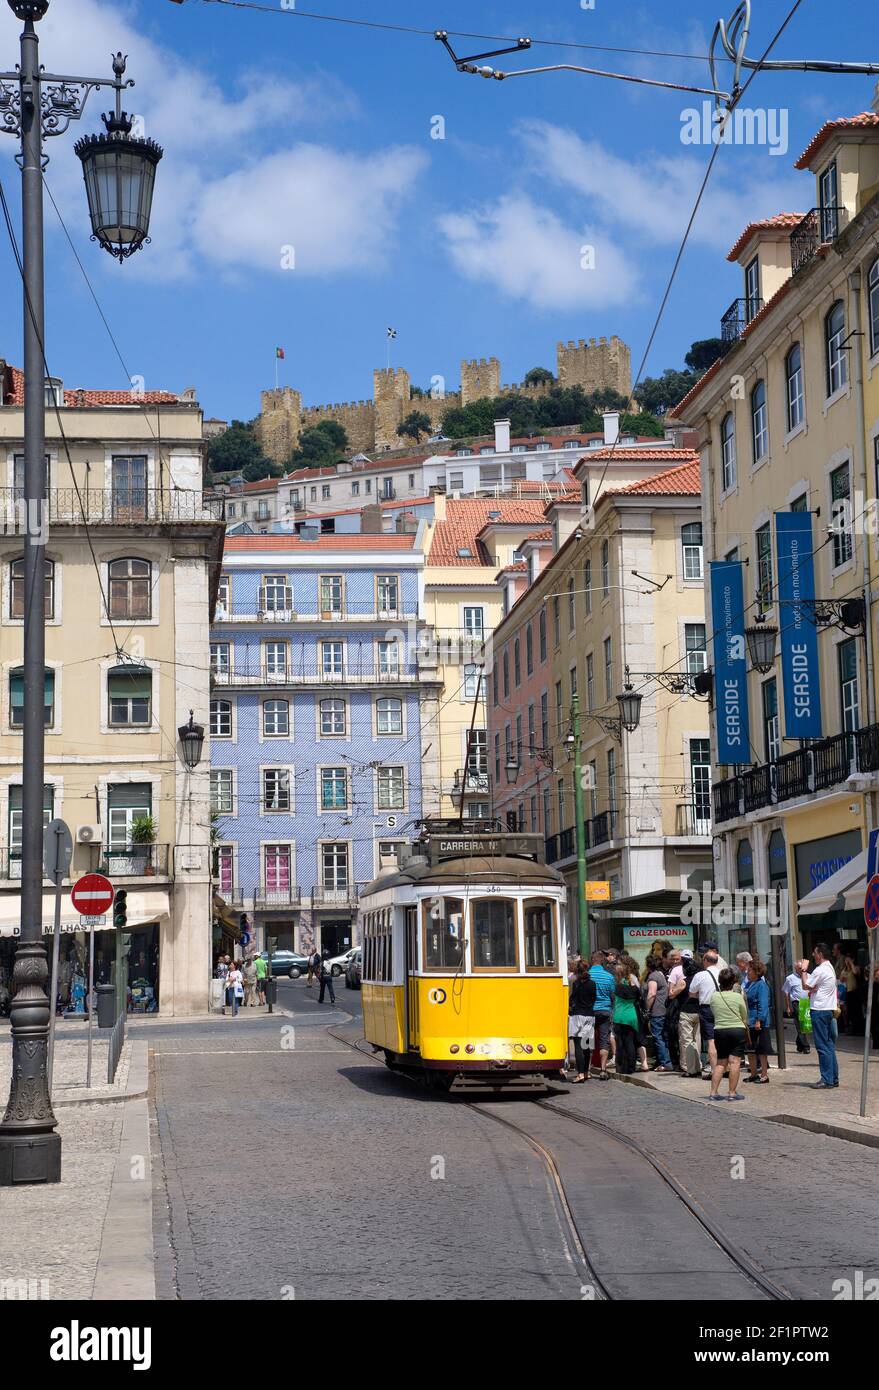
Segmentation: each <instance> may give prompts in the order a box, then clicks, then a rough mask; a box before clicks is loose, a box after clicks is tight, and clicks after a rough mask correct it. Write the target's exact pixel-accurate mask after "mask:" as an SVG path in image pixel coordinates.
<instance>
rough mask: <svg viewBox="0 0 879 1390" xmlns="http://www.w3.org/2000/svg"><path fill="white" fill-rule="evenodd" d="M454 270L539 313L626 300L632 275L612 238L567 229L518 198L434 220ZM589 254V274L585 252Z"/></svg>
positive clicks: (542, 209) (512, 196) (543, 210)
mask: <svg viewBox="0 0 879 1390" xmlns="http://www.w3.org/2000/svg"><path fill="white" fill-rule="evenodd" d="M438 227H439V230H440V232H441V233H442V235H443V236H444V238H445V241H446V247H447V250H448V253H449V256H450V257H451V260H452V263H453V265H454V266H455V268H456V269H457V270H458V271H459V273H460V274H461V275H463V276H464V277H465V278H466V279H468V280H473V281H476V282H477V283H478V284H482V285H486V286H489V285H490V286H492V287H493V288H495V289H497V290H500V292H501V293H502V294H503V295H505V296H506V297H507V298H510V299H518V300H524V301H526V302H527V303H529V304H531V305H532V306H533V307H535V308H538V309H570V308H604V307H606V306H609V305H615V304H622V303H627V302H631V300H632V299H633V297H634V296H635V295H636V293H637V289H638V280H637V275H636V272H635V271H634V269H633V268H632V266H631V265H630V264H629V263H628V261H627V260H626V258H625V257H624V256H623V255H622V254H621V253H620V251H619V250H618V249H617V248H616V247H615V246H614V245H613V243H612V242H611V241H610V239H609V238H608V237H606V236H604V235H603V234H601V233H597V232H595V231H594V230H591V229H589V228H587V227H585V226H584V227H583V228H582V229H579V230H578V229H576V228H574V227H571V226H566V225H565V224H564V223H563V222H562V221H561V219H560V218H559V217H557V216H556V214H555V213H554V212H552V211H550V210H549V209H547V208H546V207H542V206H540V205H538V204H537V203H535V202H534V201H533V200H532V199H531V198H529V197H528V196H527V195H525V194H524V193H514V194H508V195H505V196H504V197H502V198H500V199H498V201H497V202H495V203H492V204H490V205H488V206H484V207H482V208H479V209H476V210H474V211H471V212H464V213H447V214H445V215H444V216H442V217H441V218H440V219H439V221H438ZM590 247H591V248H593V250H594V268H584V265H583V261H584V259H585V260H586V263H587V266H588V264H589V260H590V257H589V252H588V249H587V248H590Z"/></svg>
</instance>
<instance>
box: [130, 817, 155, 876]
mask: <svg viewBox="0 0 879 1390" xmlns="http://www.w3.org/2000/svg"><path fill="white" fill-rule="evenodd" d="M155 839H156V822H155V821H154V820H153V818H152V816H149V815H146V816H136V817H135V819H134V821H133V822H132V826H131V844H132V847H133V849H134V853H133V854H132V857H131V872H132V873H133V874H147V875H148V874H154V873H155V872H156V868H155V865H154V863H153V856H152V850H151V848H150V847H151V846H152V845H153V844H154V843H155ZM138 851H142V853H139V852H138Z"/></svg>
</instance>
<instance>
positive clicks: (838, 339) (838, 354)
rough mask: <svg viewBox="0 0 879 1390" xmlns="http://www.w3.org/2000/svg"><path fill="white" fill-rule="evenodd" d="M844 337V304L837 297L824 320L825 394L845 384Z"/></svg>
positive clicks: (846, 371)
mask: <svg viewBox="0 0 879 1390" xmlns="http://www.w3.org/2000/svg"><path fill="white" fill-rule="evenodd" d="M844 338H845V305H844V304H843V302H842V300H841V299H837V301H836V303H835V304H834V305H833V306H832V308H831V310H830V313H829V314H828V315H827V317H826V319H825V320H824V342H825V345H826V351H827V394H828V396H832V395H833V394H834V392H836V391H838V390H839V389H840V388H841V387H843V386H845V383H846V382H847V381H848V363H847V362H846V356H845V349H844V347H843V345H842V344H843V340H844Z"/></svg>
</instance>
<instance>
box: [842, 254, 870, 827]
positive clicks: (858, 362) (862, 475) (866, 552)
mask: <svg viewBox="0 0 879 1390" xmlns="http://www.w3.org/2000/svg"><path fill="white" fill-rule="evenodd" d="M848 285H849V322H850V323H851V326H852V327H851V333H850V335H849V336H850V337H851V338H854V339H855V340H856V341H855V343H854V345H853V347H852V354H851V360H852V375H853V378H854V380H853V382H852V385H853V387H854V396H855V414H856V417H857V428H856V433H855V464H856V467H857V470H858V482H859V486H860V492H861V497H862V498H863V503H862V505H863V506H864V507H866V504H867V496H868V493H867V445H866V441H865V438H864V430H865V427H866V418H867V417H866V414H865V409H866V407H865V404H864V363H863V357H862V354H861V340H862V339H863V331H862V328H861V272H860V271H859V270H853V271H852V272H851V274H850V275H849V277H848ZM861 540H862V543H863V548H862V559H861V572H862V576H863V586H864V609H865V612H864V660H865V664H866V678H867V721H868V723H869V724H875V723H876V689H875V685H874V683H873V665H874V663H873V600H872V592H871V587H872V586H871V583H870V544H869V538H868V534H867V528H866V527H862V536H861ZM865 805H866V811H867V827H868V829H869V828H871V827H872V826H873V825H875V823H876V818H875V816H874V814H873V810H874V807H873V793H872V792H867V793H866V794H865Z"/></svg>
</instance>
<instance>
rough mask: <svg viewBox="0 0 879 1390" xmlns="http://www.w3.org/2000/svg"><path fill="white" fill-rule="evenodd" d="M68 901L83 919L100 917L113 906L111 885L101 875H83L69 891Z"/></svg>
mask: <svg viewBox="0 0 879 1390" xmlns="http://www.w3.org/2000/svg"><path fill="white" fill-rule="evenodd" d="M70 901H71V902H72V904H73V906H74V907H75V908H76V910H77V912H80V913H82V915H83V917H100V916H101V915H102V914H103V913H105V912H107V911H108V910H109V909H110V908H111V907H112V906H113V885H112V883H111V882H110V880H109V879H108V878H104V875H103V874H84V875H83V877H82V878H78V879H77V880H76V883H74V885H73V887H72V889H71V890H70Z"/></svg>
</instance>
